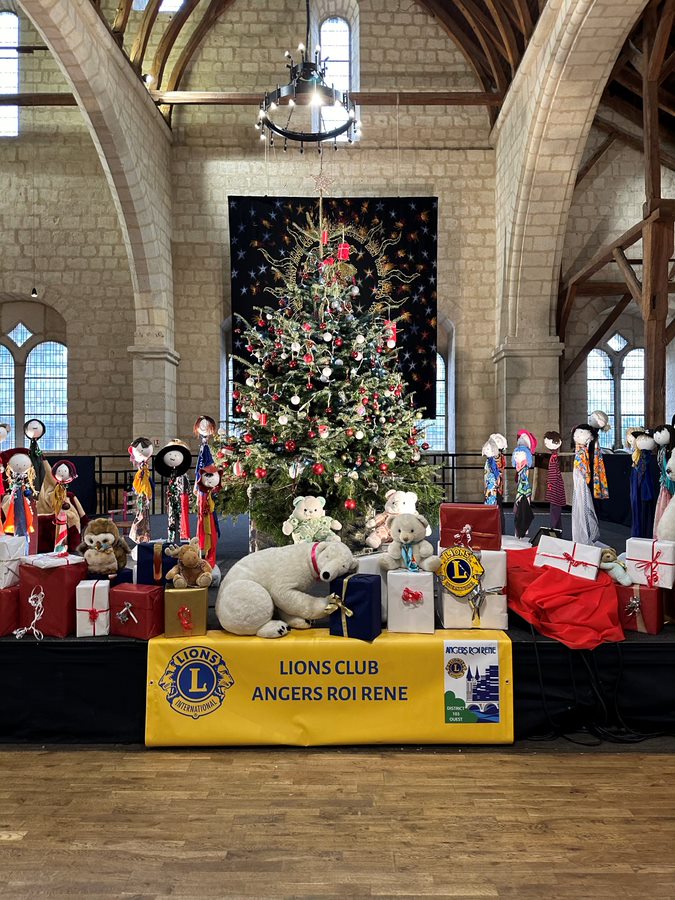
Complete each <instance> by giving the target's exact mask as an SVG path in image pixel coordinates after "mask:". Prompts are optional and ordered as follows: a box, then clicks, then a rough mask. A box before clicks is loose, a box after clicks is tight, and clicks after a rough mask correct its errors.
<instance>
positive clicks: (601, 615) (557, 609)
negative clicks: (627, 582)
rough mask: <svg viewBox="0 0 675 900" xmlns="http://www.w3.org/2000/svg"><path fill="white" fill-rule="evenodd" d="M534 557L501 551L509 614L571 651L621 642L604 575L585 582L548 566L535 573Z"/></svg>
mask: <svg viewBox="0 0 675 900" xmlns="http://www.w3.org/2000/svg"><path fill="white" fill-rule="evenodd" d="M535 554H536V549H535V548H533V549H532V550H510V551H507V566H508V587H507V594H508V601H509V607H510V608H511V609H512V610H513V611H514V612H516V613H518V615H519V616H522V617H523V619H525V620H526V621H527V622H530V623H531V624H532V625H534V627H535V628H536V629H537V631H539V632H540V634H543V635H545V636H546V637H550V638H554V639H555V640H556V641H560V643H561V644H565V646H566V647H569V648H570V649H572V650H593V649H595V647H598V646H599V645H600V644H602V643H604V642H606V641H622V640H624V633H623V629H622V627H621V624H620V622H619V601H618V596H617V591H616V585H615V583H614V582H613V581H612V579H611V578H610V577H609V575H608V574H607V573H606V572H600V573H599V575H598V578H597V581H589V580H587V579H585V578H578V577H577V576H576V575H569V574H568V573H567V572H561V571H560V569H554V568H552V567H551V566H544V567H543V568H541V569H535V567H534V557H535Z"/></svg>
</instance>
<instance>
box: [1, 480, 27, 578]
mask: <svg viewBox="0 0 675 900" xmlns="http://www.w3.org/2000/svg"><path fill="white" fill-rule="evenodd" d="M0 477H2V476H0ZM25 555H26V538H25V537H13V536H12V535H9V534H3V535H2V536H1V537H0V590H1V589H3V588H8V587H13V586H14V585H17V584H18V583H19V566H20V565H21V561H22V560H23V558H24V557H25Z"/></svg>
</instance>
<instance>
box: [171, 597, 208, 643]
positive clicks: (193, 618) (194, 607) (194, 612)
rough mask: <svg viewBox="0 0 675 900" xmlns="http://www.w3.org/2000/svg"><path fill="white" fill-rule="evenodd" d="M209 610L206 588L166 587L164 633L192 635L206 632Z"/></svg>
mask: <svg viewBox="0 0 675 900" xmlns="http://www.w3.org/2000/svg"><path fill="white" fill-rule="evenodd" d="M208 610H209V592H208V589H207V588H167V590H166V591H165V592H164V634H165V636H166V637H193V636H195V635H199V634H206V620H207V616H208Z"/></svg>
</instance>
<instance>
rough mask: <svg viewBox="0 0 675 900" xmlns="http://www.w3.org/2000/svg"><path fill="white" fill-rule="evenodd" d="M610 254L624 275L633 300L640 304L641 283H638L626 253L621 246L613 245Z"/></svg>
mask: <svg viewBox="0 0 675 900" xmlns="http://www.w3.org/2000/svg"><path fill="white" fill-rule="evenodd" d="M612 256H613V257H614V261H615V262H616V264H617V266H618V267H619V271H620V272H621V274H622V275H623V277H624V280H625V282H626V286H627V288H628V290H629V291H630V293H631V296H632V298H633V300H635V302H636V303H637V304H638V305H640V306H641V305H642V285H641V284H640V282H639V280H638V277H637V275H636V274H635V271H634V270H633V267H632V266H631V264H630V263H629V262H628V260H627V259H626V254H625V253H624V252H623V250H622V249H621V247H615V248H614V250H613V251H612Z"/></svg>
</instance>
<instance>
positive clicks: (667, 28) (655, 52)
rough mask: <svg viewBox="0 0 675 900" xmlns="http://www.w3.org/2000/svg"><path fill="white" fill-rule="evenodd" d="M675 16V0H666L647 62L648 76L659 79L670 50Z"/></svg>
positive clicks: (655, 79) (651, 79) (651, 78)
mask: <svg viewBox="0 0 675 900" xmlns="http://www.w3.org/2000/svg"><path fill="white" fill-rule="evenodd" d="M673 18H675V0H665V3H664V4H663V8H662V10H661V14H660V17H659V20H658V27H657V29H656V34H655V35H654V39H653V45H652V51H651V54H650V56H649V62H648V64H647V78H648V79H649V80H650V81H658V80H659V76H660V75H661V70H662V69H663V60H664V58H665V55H666V52H667V50H668V41H669V40H670V32H671V30H672V27H673Z"/></svg>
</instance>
